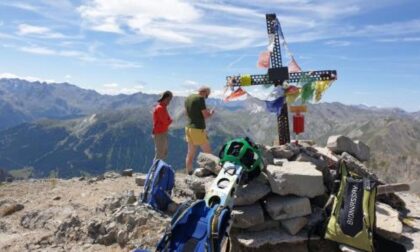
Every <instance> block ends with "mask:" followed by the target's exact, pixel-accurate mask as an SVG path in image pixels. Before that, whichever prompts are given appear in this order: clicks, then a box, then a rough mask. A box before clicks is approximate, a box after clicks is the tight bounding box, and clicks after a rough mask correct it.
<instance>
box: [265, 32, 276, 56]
mask: <svg viewBox="0 0 420 252" xmlns="http://www.w3.org/2000/svg"><path fill="white" fill-rule="evenodd" d="M275 43H276V36H275V35H274V34H268V46H267V50H268V51H269V52H271V53H272V52H273V50H274V44H275Z"/></svg>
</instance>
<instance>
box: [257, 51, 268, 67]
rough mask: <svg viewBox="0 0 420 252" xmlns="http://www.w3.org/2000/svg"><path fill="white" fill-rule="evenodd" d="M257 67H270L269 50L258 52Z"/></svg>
mask: <svg viewBox="0 0 420 252" xmlns="http://www.w3.org/2000/svg"><path fill="white" fill-rule="evenodd" d="M257 67H259V68H270V52H269V51H265V52H262V53H260V56H259V57H258V62H257Z"/></svg>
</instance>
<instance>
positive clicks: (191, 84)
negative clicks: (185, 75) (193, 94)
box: [182, 80, 200, 90]
mask: <svg viewBox="0 0 420 252" xmlns="http://www.w3.org/2000/svg"><path fill="white" fill-rule="evenodd" d="M199 86H200V84H199V83H198V82H197V81H193V80H186V81H184V84H182V87H185V88H186V89H189V90H191V89H195V90H196V89H197V88H199Z"/></svg>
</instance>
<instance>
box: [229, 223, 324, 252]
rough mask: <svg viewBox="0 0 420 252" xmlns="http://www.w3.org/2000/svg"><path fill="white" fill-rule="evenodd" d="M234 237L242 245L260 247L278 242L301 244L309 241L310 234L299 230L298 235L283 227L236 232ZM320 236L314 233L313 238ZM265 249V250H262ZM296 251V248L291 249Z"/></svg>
mask: <svg viewBox="0 0 420 252" xmlns="http://www.w3.org/2000/svg"><path fill="white" fill-rule="evenodd" d="M234 239H235V240H236V241H237V242H238V243H239V244H240V245H242V246H244V247H246V248H254V249H257V248H260V249H261V247H263V246H266V245H277V244H293V245H295V246H296V245H297V244H301V243H303V242H306V241H308V234H307V233H306V232H304V231H302V232H299V233H298V234H296V235H290V234H288V233H287V232H286V231H284V230H283V229H282V228H279V227H278V228H272V229H266V230H262V231H259V232H255V231H244V232H240V233H238V234H235V237H234ZM319 239H320V238H319V236H316V235H312V236H311V240H319ZM247 251H260V250H247ZM261 251H264V250H261ZM270 251H283V250H270ZM290 251H295V250H290Z"/></svg>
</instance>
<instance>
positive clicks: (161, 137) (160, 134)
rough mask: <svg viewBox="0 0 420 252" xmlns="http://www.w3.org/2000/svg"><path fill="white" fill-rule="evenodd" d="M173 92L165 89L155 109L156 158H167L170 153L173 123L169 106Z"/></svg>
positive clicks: (154, 135) (154, 137)
mask: <svg viewBox="0 0 420 252" xmlns="http://www.w3.org/2000/svg"><path fill="white" fill-rule="evenodd" d="M172 97H173V95H172V92H171V91H165V92H163V93H162V95H161V96H160V98H159V100H157V102H158V103H157V104H156V106H155V107H154V109H153V139H154V141H155V160H156V159H161V160H164V159H166V157H167V155H168V128H169V125H170V124H171V123H172V119H171V117H170V116H169V113H168V110H167V107H168V105H169V103H170V102H171V100H172Z"/></svg>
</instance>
